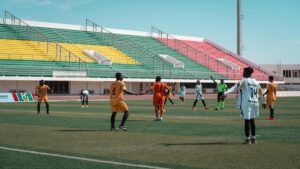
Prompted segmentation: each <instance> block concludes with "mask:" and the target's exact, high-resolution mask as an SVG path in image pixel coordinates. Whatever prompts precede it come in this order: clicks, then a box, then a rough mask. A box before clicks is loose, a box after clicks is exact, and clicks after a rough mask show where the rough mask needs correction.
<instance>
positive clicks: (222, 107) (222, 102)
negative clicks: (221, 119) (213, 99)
mask: <svg viewBox="0 0 300 169" xmlns="http://www.w3.org/2000/svg"><path fill="white" fill-rule="evenodd" d="M223 94H224V92H221V93H220V101H221V103H220V104H221V109H224V108H225V102H224V97H222V95H223Z"/></svg>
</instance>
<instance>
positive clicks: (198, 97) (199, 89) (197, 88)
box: [192, 80, 209, 110]
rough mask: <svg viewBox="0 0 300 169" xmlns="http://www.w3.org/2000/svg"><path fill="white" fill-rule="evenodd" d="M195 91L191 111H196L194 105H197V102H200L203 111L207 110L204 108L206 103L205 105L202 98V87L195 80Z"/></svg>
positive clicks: (198, 81)
mask: <svg viewBox="0 0 300 169" xmlns="http://www.w3.org/2000/svg"><path fill="white" fill-rule="evenodd" d="M195 91H196V99H195V101H194V104H193V108H192V109H193V110H196V104H197V102H198V100H202V104H203V106H204V109H209V108H208V107H207V106H206V103H205V100H204V96H203V93H202V85H201V83H200V80H197V82H196V86H195Z"/></svg>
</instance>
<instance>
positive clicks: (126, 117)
mask: <svg viewBox="0 0 300 169" xmlns="http://www.w3.org/2000/svg"><path fill="white" fill-rule="evenodd" d="M128 117H129V113H128V111H125V112H124V115H123V119H122V122H121V125H120V126H125V123H126V120H127V119H128Z"/></svg>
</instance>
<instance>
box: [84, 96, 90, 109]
mask: <svg viewBox="0 0 300 169" xmlns="http://www.w3.org/2000/svg"><path fill="white" fill-rule="evenodd" d="M85 106H86V107H89V96H86V98H85Z"/></svg>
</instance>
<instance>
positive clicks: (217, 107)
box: [215, 92, 221, 110]
mask: <svg viewBox="0 0 300 169" xmlns="http://www.w3.org/2000/svg"><path fill="white" fill-rule="evenodd" d="M220 101H221V94H220V92H218V96H217V106H216V108H215V110H219V109H220Z"/></svg>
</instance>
